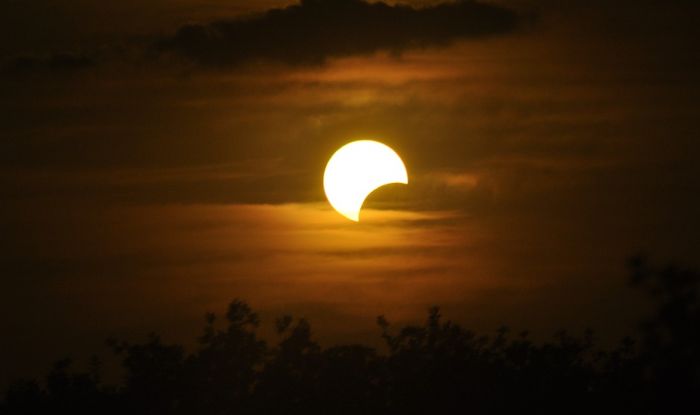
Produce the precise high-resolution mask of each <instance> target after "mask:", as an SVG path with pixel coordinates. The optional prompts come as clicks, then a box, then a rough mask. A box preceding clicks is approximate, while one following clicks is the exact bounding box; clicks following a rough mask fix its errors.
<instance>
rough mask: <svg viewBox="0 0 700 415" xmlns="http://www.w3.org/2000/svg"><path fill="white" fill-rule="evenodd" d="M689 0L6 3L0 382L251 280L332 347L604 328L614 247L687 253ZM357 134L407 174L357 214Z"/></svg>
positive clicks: (624, 300) (616, 299)
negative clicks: (396, 157) (423, 328)
mask: <svg viewBox="0 0 700 415" xmlns="http://www.w3.org/2000/svg"><path fill="white" fill-rule="evenodd" d="M698 11H700V10H699V8H698V6H697V5H696V4H695V3H694V2H692V1H684V0H670V1H665V2H657V1H651V0H637V1H631V0H629V1H628V0H623V1H616V2H609V1H598V0H593V1H590V0H588V1H583V0H580V1H579V0H576V1H570V2H568V1H567V2H558V1H535V0H532V1H528V0H523V1H501V2H488V3H478V4H474V3H472V2H457V3H441V2H439V1H414V2H391V3H389V4H388V5H387V4H383V3H373V4H368V3H364V2H361V1H360V0H334V1H320V0H305V1H303V2H302V3H297V2H293V1H273V0H270V1H267V0H266V1H258V0H256V1H250V0H239V1H234V0H231V1H203V0H177V1H173V0H169V1H165V0H151V1H148V2H143V1H139V2H136V1H122V2H113V3H104V2H100V3H96V2H93V1H87V0H64V1H54V0H28V1H18V0H3V1H1V2H0V16H2V17H0V22H1V23H2V24H0V114H2V115H1V116H0V119H1V120H2V121H1V122H0V234H1V235H3V237H2V238H0V270H1V271H0V333H2V338H3V339H2V341H0V368H3V369H2V370H0V385H1V384H3V383H4V382H7V381H8V380H9V379H11V378H15V377H17V376H20V375H29V376H33V375H37V374H40V373H43V372H44V371H45V370H46V369H47V368H48V367H49V365H50V363H51V362H52V361H53V360H55V359H57V358H60V357H63V356H72V357H74V358H78V359H79V358H82V357H85V356H89V354H90V353H95V352H97V353H104V350H105V348H104V339H105V338H107V337H116V338H122V339H128V340H138V339H143V338H144V336H145V335H146V334H147V333H149V332H151V331H157V332H159V333H160V334H162V335H163V337H164V339H166V340H168V341H189V339H193V338H194V337H195V336H197V335H198V334H199V330H200V329H201V327H202V323H203V319H202V317H203V315H204V313H205V312H207V311H215V312H221V311H222V310H224V309H225V307H226V305H227V304H228V302H230V301H231V300H233V299H234V298H241V299H243V300H246V301H248V302H249V303H250V304H251V306H252V307H253V308H254V309H256V310H257V311H259V312H260V314H261V316H262V317H263V330H267V328H265V327H268V328H269V331H270V332H271V331H272V322H273V321H274V318H275V317H276V316H279V315H282V314H293V315H295V316H300V317H306V318H308V319H309V320H310V322H311V324H312V327H313V328H314V332H315V334H316V337H317V338H318V339H320V340H321V341H322V342H324V343H326V344H333V343H335V342H341V341H342V342H349V341H357V342H364V343H368V344H378V341H379V340H380V339H379V331H378V329H377V327H376V325H375V323H374V321H375V317H376V316H378V315H385V316H386V317H387V319H388V320H389V321H392V322H396V323H397V324H399V323H404V322H417V321H421V320H422V319H423V318H424V317H425V313H426V310H427V308H428V307H429V306H431V305H439V306H441V307H442V309H443V314H444V315H445V316H446V317H448V318H451V319H453V320H455V321H458V322H460V323H462V324H464V325H466V326H469V327H473V328H475V329H477V330H480V331H483V332H493V331H494V330H495V329H497V328H498V327H499V326H500V325H502V324H506V325H508V326H510V327H513V328H515V329H530V330H532V331H533V332H534V333H535V334H536V335H540V336H548V335H550V334H551V333H553V332H554V330H556V329H557V328H559V327H567V328H571V329H572V330H583V329H584V328H586V327H591V328H593V329H595V330H596V332H598V333H599V336H600V337H601V338H603V339H612V340H610V341H614V340H616V339H618V338H619V337H621V336H623V335H625V334H631V333H633V332H634V330H635V324H636V322H637V321H638V320H639V316H640V315H642V314H643V312H644V302H643V301H642V299H641V298H639V297H638V296H636V295H635V293H634V292H633V291H631V290H630V288H629V287H628V285H627V279H626V269H625V261H626V259H627V258H628V257H629V256H630V255H632V254H635V253H638V252H648V253H649V254H651V255H653V257H655V258H659V259H660V260H663V261H666V260H668V261H675V262H678V263H683V264H690V265H700V263H699V261H698V259H699V258H698V252H699V249H698V248H700V236H699V235H700V232H699V231H700V220H698V212H700V196H699V195H700V180H699V179H698V178H699V177H700V167H699V166H698V163H697V157H698V154H700V140H698V138H699V137H698V136H699V133H700V127H699V126H698V114H699V113H700V111H699V110H700V56H699V54H698V52H697V45H696V39H697V38H698V35H700V33H698V28H697V24H696V22H697V18H698ZM357 139H374V140H378V141H381V142H383V143H385V144H387V145H389V146H391V147H392V148H393V149H394V150H395V151H396V152H397V153H398V154H400V155H401V157H402V159H403V160H404V162H405V164H406V167H407V170H408V176H409V184H408V185H407V186H404V185H389V186H386V187H384V188H380V189H378V190H377V191H375V192H374V193H372V195H371V196H370V197H369V198H368V199H367V201H366V202H365V205H364V209H363V212H362V216H361V221H360V223H354V222H350V221H348V220H347V219H345V218H343V217H342V216H340V215H339V214H338V213H336V212H335V211H333V210H332V208H331V207H330V206H329V205H328V203H327V201H326V199H325V196H324V194H323V186H322V177H323V169H324V167H325V164H326V162H327V161H328V159H329V157H330V156H331V155H332V154H333V152H334V151H335V150H336V149H337V148H339V147H340V146H342V145H343V144H345V143H347V142H349V141H352V140H357Z"/></svg>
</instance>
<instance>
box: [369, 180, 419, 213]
mask: <svg viewBox="0 0 700 415" xmlns="http://www.w3.org/2000/svg"><path fill="white" fill-rule="evenodd" d="M396 185H402V186H406V185H408V181H405V182H400V181H396V182H388V183H384V184H381V185H379V186H377V187H375V188H374V189H372V190H370V191H369V192H367V194H366V195H365V196H364V198H362V202H361V203H360V208H359V209H358V210H357V221H359V219H360V216H361V215H362V210H363V209H365V208H368V207H367V206H365V204H366V203H367V201H368V200H369V199H370V198H371V196H372V195H374V194H376V193H381V192H380V191H385V190H388V189H391V188H397V187H398V186H396Z"/></svg>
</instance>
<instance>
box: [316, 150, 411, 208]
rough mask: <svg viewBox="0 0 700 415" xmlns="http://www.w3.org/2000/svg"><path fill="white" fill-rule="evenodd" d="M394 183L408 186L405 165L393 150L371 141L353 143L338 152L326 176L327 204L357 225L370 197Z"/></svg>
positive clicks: (324, 185)
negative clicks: (364, 205) (376, 191)
mask: <svg viewBox="0 0 700 415" xmlns="http://www.w3.org/2000/svg"><path fill="white" fill-rule="evenodd" d="M392 183H402V184H408V174H407V173H406V166H404V164H403V161H402V160H401V157H399V155H398V154H396V152H395V151H394V150H392V149H391V148H390V147H388V146H387V145H385V144H382V143H380V142H378V141H372V140H360V141H353V142H352V143H348V144H346V145H344V146H343V147H341V148H340V149H338V151H336V152H335V154H333V156H331V158H330V160H328V164H327V165H326V171H325V173H324V175H323V188H324V190H325V191H326V197H327V198H328V202H330V204H331V206H333V208H334V209H335V210H336V211H338V213H340V214H341V215H343V216H345V217H346V218H348V219H350V220H353V221H355V222H359V220H360V210H361V209H362V204H363V203H364V202H365V199H366V198H367V196H369V194H370V193H372V192H373V191H375V190H376V189H378V188H380V187H382V186H384V185H387V184H392Z"/></svg>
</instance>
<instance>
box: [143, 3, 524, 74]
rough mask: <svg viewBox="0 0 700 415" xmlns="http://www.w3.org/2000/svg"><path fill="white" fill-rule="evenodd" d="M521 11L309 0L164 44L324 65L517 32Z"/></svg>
mask: <svg viewBox="0 0 700 415" xmlns="http://www.w3.org/2000/svg"><path fill="white" fill-rule="evenodd" d="M518 20H519V19H518V16H517V14H515V13H514V12H512V11H510V10H508V9H505V8H502V7H499V6H495V5H490V4H482V3H478V2H474V1H467V0H463V1H458V2H454V3H443V4H438V5H435V6H431V7H425V8H413V7H411V6H407V5H393V6H392V5H388V4H386V3H382V2H379V3H368V2H366V1H363V0H302V1H301V3H300V4H298V5H293V6H289V7H286V8H282V9H271V10H268V11H267V12H265V13H263V14H260V15H256V16H250V17H247V18H238V19H234V20H221V21H216V22H213V23H209V24H191V25H187V26H184V27H182V28H180V29H179V30H178V31H177V33H176V34H175V35H174V36H172V37H170V38H166V39H162V40H161V41H160V42H158V43H157V46H156V49H157V50H159V51H161V52H164V53H170V54H174V55H176V56H181V57H185V58H187V59H190V60H192V61H194V62H197V63H199V64H202V65H207V66H226V65H236V64H241V63H245V62H251V61H273V62H280V63H287V64H320V63H323V62H324V61H325V60H327V59H328V58H333V57H344V56H353V55H364V54H371V53H373V52H377V51H390V52H395V53H399V52H401V51H404V50H407V49H411V48H421V47H429V46H440V45H445V44H448V43H450V42H452V41H455V40H458V39H465V38H474V37H481V36H487V35H494V34H500V33H507V32H511V31H513V30H514V29H515V28H516V27H517V24H518Z"/></svg>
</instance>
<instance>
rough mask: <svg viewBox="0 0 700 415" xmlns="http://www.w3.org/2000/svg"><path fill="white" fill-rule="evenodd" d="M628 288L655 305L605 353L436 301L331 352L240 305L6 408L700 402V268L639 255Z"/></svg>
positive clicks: (145, 410) (443, 408) (368, 408)
mask: <svg viewBox="0 0 700 415" xmlns="http://www.w3.org/2000/svg"><path fill="white" fill-rule="evenodd" d="M630 270H631V282H632V286H633V287H635V288H637V289H640V290H643V291H644V292H646V293H648V294H649V295H650V296H651V298H653V299H654V301H655V304H656V312H655V313H654V314H653V315H652V316H650V317H649V318H648V319H647V320H645V322H644V323H643V324H642V325H641V327H640V333H639V336H638V338H639V342H635V341H634V340H633V339H632V338H629V337H628V338H625V339H623V340H622V341H621V343H620V345H619V346H618V347H616V348H613V349H612V350H600V349H599V348H598V347H597V346H596V345H595V341H594V340H595V339H594V335H593V333H592V332H591V331H587V332H585V333H584V334H583V335H582V336H574V335H571V334H569V333H567V332H566V331H563V330H562V331H559V332H557V333H556V335H555V336H554V338H553V339H552V340H550V341H546V342H542V343H536V342H533V341H531V340H530V339H529V336H528V333H527V332H521V333H516V334H513V333H511V332H510V330H509V329H508V328H506V327H502V328H501V329H499V330H498V331H497V332H496V333H495V334H494V335H493V336H483V335H478V334H477V333H474V332H473V331H470V330H467V329H465V328H462V327H461V326H460V325H458V324H456V323H454V322H451V321H449V320H448V321H445V320H444V319H443V317H442V315H441V314H440V310H439V309H438V308H437V307H434V308H431V309H430V310H429V312H428V316H427V319H426V321H425V323H423V324H422V325H408V326H403V327H397V328H394V327H393V326H392V325H391V324H390V323H389V321H388V320H387V319H386V318H384V317H378V318H377V324H378V326H379V330H380V333H381V336H382V338H383V340H384V341H385V343H386V346H387V352H386V353H379V352H377V351H376V350H374V349H372V348H369V347H366V346H363V345H359V344H350V345H342V346H336V347H331V348H322V347H321V346H320V345H319V344H318V343H317V342H315V341H314V340H313V337H312V331H311V326H310V324H309V323H308V322H307V321H306V320H303V319H301V320H295V319H294V318H292V317H291V316H284V317H281V318H279V319H278V320H277V321H276V324H275V327H276V329H277V333H278V335H279V341H278V342H277V343H276V344H274V345H268V344H267V343H266V342H265V341H263V340H261V339H260V338H258V334H257V330H258V326H259V318H258V316H257V314H256V313H254V312H253V311H252V310H251V308H250V307H249V306H248V305H247V304H246V303H245V302H243V301H240V300H235V301H233V302H232V303H231V304H230V305H229V308H228V311H227V313H226V315H225V319H224V320H225V321H224V322H223V324H221V326H222V327H219V324H217V323H218V321H217V317H216V316H215V315H214V314H207V315H206V317H205V326H204V331H203V334H202V335H201V337H199V339H198V345H197V348H196V349H195V350H194V351H192V352H188V351H186V350H185V348H184V347H183V346H181V345H177V344H165V343H163V341H162V340H161V339H160V337H158V336H157V335H155V334H151V335H150V336H149V337H148V339H147V340H146V341H145V342H143V343H138V344H130V343H127V342H120V341H115V340H110V341H109V342H108V343H109V345H110V346H111V348H112V350H113V351H114V353H115V354H116V356H118V357H119V358H120V359H121V362H122V367H123V369H124V373H125V375H124V379H123V382H122V384H121V385H119V386H107V385H104V384H103V383H102V381H101V377H100V363H99V361H98V360H97V359H93V361H92V364H91V369H90V370H89V371H87V372H85V373H81V372H72V371H70V361H68V360H62V361H59V362H57V363H56V364H55V365H54V367H53V369H52V370H51V371H50V372H49V373H48V375H47V376H46V377H45V379H44V380H43V381H41V382H39V381H35V380H20V381H17V382H15V383H13V384H12V385H11V386H10V387H9V388H8V390H7V392H6V396H5V399H4V401H3V402H2V403H0V413H7V414H45V413H55V412H58V413H72V414H83V413H84V414H88V413H89V414H95V413H100V414H112V413H114V414H124V413H129V414H233V413H238V414H246V413H251V414H252V413H256V414H260V413H262V414H428V413H448V412H449V413H452V412H456V411H459V412H468V413H473V414H494V413H507V412H508V413H515V412H517V413H522V412H533V413H540V414H548V413H556V414H561V413H568V414H570V413H575V414H576V413H581V414H584V413H586V414H588V413H591V412H601V411H602V412H618V413H668V412H671V413H674V412H680V410H681V408H688V407H692V406H690V405H692V404H694V402H695V399H696V398H697V396H700V395H699V394H698V393H699V392H700V388H699V384H700V382H699V379H700V376H699V374H700V361H699V360H698V356H697V353H698V348H699V346H700V314H699V308H698V285H699V284H700V274H699V273H698V272H697V271H695V270H692V269H687V268H680V267H676V266H670V265H669V266H655V265H652V264H651V263H650V262H649V261H648V260H647V259H646V258H645V257H643V256H638V257H635V258H633V259H632V260H631V261H630Z"/></svg>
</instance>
